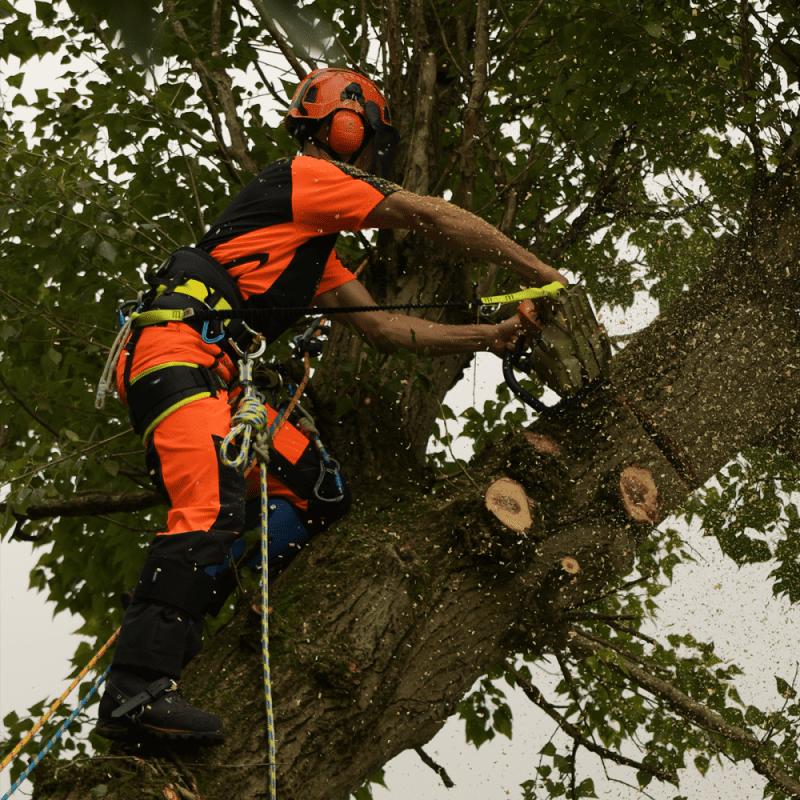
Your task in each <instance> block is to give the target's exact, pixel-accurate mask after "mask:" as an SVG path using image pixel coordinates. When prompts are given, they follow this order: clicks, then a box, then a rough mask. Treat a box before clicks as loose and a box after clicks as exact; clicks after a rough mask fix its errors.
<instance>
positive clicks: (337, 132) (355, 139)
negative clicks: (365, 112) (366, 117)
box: [328, 109, 364, 156]
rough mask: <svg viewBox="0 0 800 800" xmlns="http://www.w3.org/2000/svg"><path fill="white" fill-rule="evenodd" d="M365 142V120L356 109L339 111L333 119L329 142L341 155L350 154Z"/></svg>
mask: <svg viewBox="0 0 800 800" xmlns="http://www.w3.org/2000/svg"><path fill="white" fill-rule="evenodd" d="M363 142H364V122H363V121H362V119H361V117H360V116H359V115H358V114H356V113H355V111H348V110H346V109H344V110H342V111H337V112H336V113H335V114H334V115H333V119H332V120H331V129H330V133H329V134H328V144H329V145H330V146H331V148H332V149H333V150H334V151H336V153H338V154H339V155H340V156H349V155H352V154H353V153H355V152H356V150H358V148H359V147H361V145H362V143H363Z"/></svg>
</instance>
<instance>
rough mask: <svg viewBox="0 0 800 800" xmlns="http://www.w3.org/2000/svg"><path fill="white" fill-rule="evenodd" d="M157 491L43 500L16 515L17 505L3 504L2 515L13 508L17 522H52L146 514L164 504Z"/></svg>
mask: <svg viewBox="0 0 800 800" xmlns="http://www.w3.org/2000/svg"><path fill="white" fill-rule="evenodd" d="M165 502H166V501H165V500H164V498H163V497H162V496H161V495H160V494H158V493H157V492H148V491H143V492H133V493H125V492H114V493H110V494H99V493H98V494H87V495H83V496H80V497H72V498H70V499H69V500H65V499H63V498H61V497H58V498H54V499H52V500H42V502H41V503H37V504H35V505H30V506H28V508H27V509H26V510H25V513H24V514H17V513H15V512H14V504H13V503H11V504H9V503H0V514H3V513H5V512H6V511H7V510H8V509H9V505H10V507H11V513H12V514H14V517H16V519H18V520H26V519H30V520H34V519H49V518H50V517H99V516H102V515H104V514H114V513H117V512H121V511H143V510H144V509H146V508H152V507H153V506H159V505H164V504H165Z"/></svg>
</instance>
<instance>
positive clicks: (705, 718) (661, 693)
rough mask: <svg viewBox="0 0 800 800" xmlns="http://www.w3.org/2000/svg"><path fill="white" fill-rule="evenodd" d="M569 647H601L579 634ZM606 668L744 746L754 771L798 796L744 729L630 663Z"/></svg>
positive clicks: (592, 650)
mask: <svg viewBox="0 0 800 800" xmlns="http://www.w3.org/2000/svg"><path fill="white" fill-rule="evenodd" d="M569 648H570V650H572V651H573V653H575V654H576V655H578V656H580V657H581V658H587V657H588V656H593V655H596V654H597V653H598V652H599V651H600V650H601V649H602V646H601V645H599V644H596V643H594V642H592V641H590V640H589V639H588V638H587V637H585V636H584V635H582V634H581V633H576V635H575V636H574V637H572V638H571V639H570V641H569ZM608 666H609V667H610V668H611V669H613V670H614V671H615V672H618V673H619V674H620V675H622V676H623V678H625V679H626V680H630V681H632V682H633V683H635V684H636V685H637V686H640V687H641V688H642V689H645V690H646V691H648V692H650V694H652V695H654V696H655V697H657V698H659V699H661V700H663V701H664V702H665V703H666V704H667V705H668V706H669V707H670V709H672V711H673V712H674V713H675V714H677V715H678V716H679V717H682V718H683V719H686V720H688V721H690V722H692V723H694V724H695V725H697V726H698V727H699V728H702V729H703V730H705V731H708V732H709V733H714V734H717V735H718V736H722V737H723V738H725V739H728V740H730V741H732V742H740V743H742V744H744V745H745V746H746V747H747V748H748V749H749V751H750V760H751V761H752V763H753V766H754V767H755V769H756V772H758V773H759V774H761V775H763V776H764V777H766V778H768V779H769V780H770V781H771V782H772V783H773V784H774V785H775V786H777V787H779V788H780V789H782V790H783V791H785V792H787V793H788V794H790V795H791V796H792V797H800V783H798V781H796V780H795V779H794V778H792V777H791V776H790V775H787V774H786V773H785V772H784V771H783V770H782V769H780V768H779V767H778V766H777V765H776V764H775V762H774V761H772V759H770V758H766V757H765V756H762V755H761V754H760V752H759V749H760V747H761V742H759V740H758V739H757V738H756V737H755V736H753V734H752V733H750V731H747V730H744V729H743V728H740V727H739V726H738V725H732V724H731V723H729V722H727V721H726V720H725V719H724V718H723V717H722V716H720V715H719V714H717V713H716V712H715V711H712V710H711V709H710V708H707V707H706V706H704V705H702V704H701V703H698V702H697V701H695V700H692V698H691V697H689V696H688V695H686V694H684V693H683V692H682V691H680V689H677V688H676V687H675V686H673V685H672V684H671V683H669V682H668V681H665V680H662V679H661V678H657V677H655V676H654V675H651V674H650V673H649V672H647V671H646V670H644V669H642V668H641V667H639V666H637V665H636V664H634V663H633V662H632V661H628V660H626V659H624V668H623V666H620V665H617V664H614V663H613V662H608Z"/></svg>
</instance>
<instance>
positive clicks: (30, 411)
mask: <svg viewBox="0 0 800 800" xmlns="http://www.w3.org/2000/svg"><path fill="white" fill-rule="evenodd" d="M0 383H2V384H3V388H4V389H5V390H6V391H7V392H8V394H9V395H10V396H11V399H12V400H14V402H15V403H17V405H19V406H20V408H22V409H23V411H26V412H27V413H28V414H29V415H30V416H31V417H33V418H34V419H35V420H36V421H37V422H38V423H39V424H40V425H41V426H42V427H43V428H44V429H45V430H46V431H48V432H49V433H50V434H51V435H52V436H53V437H54V438H55V440H56V441H58V440H59V438H61V434H60V433H59V432H58V431H57V430H56V429H55V428H51V427H50V425H48V424H47V423H46V422H45V421H44V420H43V419H42V418H41V417H40V416H39V415H38V414H37V413H36V412H35V411H34V410H33V409H32V408H30V407H29V406H28V405H27V403H25V401H24V400H23V399H22V398H21V397H20V396H19V395H18V394H17V393H16V392H15V391H14V390H13V389H12V388H11V387H10V386H9V385H8V384H7V383H6V379H5V378H4V377H3V375H2V373H0Z"/></svg>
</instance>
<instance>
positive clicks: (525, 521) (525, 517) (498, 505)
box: [486, 478, 533, 533]
mask: <svg viewBox="0 0 800 800" xmlns="http://www.w3.org/2000/svg"><path fill="white" fill-rule="evenodd" d="M486 508H488V509H489V511H491V512H492V514H494V515H495V517H497V519H499V520H500V522H502V523H503V525H505V526H506V527H507V528H510V529H511V530H512V531H516V532H517V533H527V532H528V531H529V530H530V527H531V525H532V524H533V517H531V501H530V499H529V498H528V495H526V494H525V490H524V489H523V488H522V486H520V485H519V484H518V483H517V482H516V481H512V480H511V478H499V479H498V480H496V481H495V482H494V483H493V484H492V485H491V486H490V487H489V488H488V489H487V491H486Z"/></svg>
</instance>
